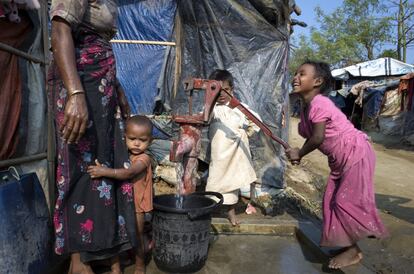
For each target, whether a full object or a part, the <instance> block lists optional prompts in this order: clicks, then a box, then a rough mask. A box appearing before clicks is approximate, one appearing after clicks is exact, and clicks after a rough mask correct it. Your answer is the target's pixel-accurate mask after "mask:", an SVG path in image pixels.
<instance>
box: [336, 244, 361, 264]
mask: <svg viewBox="0 0 414 274" xmlns="http://www.w3.org/2000/svg"><path fill="white" fill-rule="evenodd" d="M362 257H363V256H362V252H361V249H359V247H358V246H357V245H356V244H355V245H352V246H350V247H349V248H348V249H346V250H345V251H344V252H342V253H341V254H339V255H336V256H335V257H333V258H332V259H331V260H330V261H329V268H332V269H339V268H342V267H346V266H350V265H353V264H357V263H359V262H360V261H361V260H362Z"/></svg>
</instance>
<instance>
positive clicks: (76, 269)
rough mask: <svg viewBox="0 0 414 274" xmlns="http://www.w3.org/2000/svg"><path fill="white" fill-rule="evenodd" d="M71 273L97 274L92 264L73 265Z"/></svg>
mask: <svg viewBox="0 0 414 274" xmlns="http://www.w3.org/2000/svg"><path fill="white" fill-rule="evenodd" d="M69 274H95V273H94V272H93V270H92V268H91V266H90V265H86V264H83V263H82V264H81V265H73V266H72V267H71V272H69Z"/></svg>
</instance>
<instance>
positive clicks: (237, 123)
mask: <svg viewBox="0 0 414 274" xmlns="http://www.w3.org/2000/svg"><path fill="white" fill-rule="evenodd" d="M209 79H210V80H217V81H222V87H221V89H222V92H221V93H220V95H219V98H218V100H217V104H216V106H215V107H214V110H213V114H212V120H211V123H210V128H209V138H210V144H211V161H210V166H209V176H208V179H207V186H206V191H215V192H219V193H221V194H223V196H224V202H223V204H224V205H227V206H228V219H229V221H230V223H231V224H232V225H233V226H236V225H238V224H239V222H238V220H237V219H236V213H235V205H236V204H237V202H238V199H239V191H240V188H245V187H250V184H252V183H254V182H255V181H256V179H257V177H256V173H255V171H254V169H253V163H252V157H251V154H250V147H249V140H248V133H247V132H252V131H259V128H258V127H257V126H256V125H254V124H253V123H251V122H250V121H249V120H248V119H247V118H246V117H245V116H244V114H243V113H242V112H240V110H238V109H237V108H234V109H231V108H230V107H228V103H229V101H230V99H231V96H229V94H231V95H233V88H234V86H233V76H232V75H231V73H230V72H229V71H227V70H215V71H214V72H213V73H212V74H211V75H210V77H209ZM224 91H226V92H227V93H229V94H227V93H226V92H224ZM245 106H246V105H245ZM246 107H247V106H246ZM254 114H255V115H256V117H258V115H257V114H256V113H254Z"/></svg>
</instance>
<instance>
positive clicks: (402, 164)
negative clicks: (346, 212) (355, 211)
mask: <svg viewBox="0 0 414 274" xmlns="http://www.w3.org/2000/svg"><path fill="white" fill-rule="evenodd" d="M297 124H298V119H296V118H292V119H291V127H290V138H289V142H290V144H291V145H292V146H301V145H302V144H303V143H304V139H303V138H302V137H300V136H299V135H298V133H297ZM376 137H377V136H376ZM374 140H379V141H381V142H382V143H383V144H379V143H375V144H374V149H375V152H376V156H377V164H376V171H375V193H376V201H377V207H378V209H379V210H380V213H381V217H382V219H383V221H384V223H385V225H386V226H387V228H388V229H389V231H390V233H391V237H390V238H388V239H386V240H383V241H376V240H366V241H365V240H364V241H362V243H361V245H362V248H363V250H364V251H366V254H365V255H366V256H365V259H364V261H365V264H366V265H367V266H368V265H369V266H370V268H372V269H375V270H376V271H377V273H412V272H411V271H412V268H413V267H414V152H413V151H410V150H406V149H401V145H399V143H398V141H396V140H391V141H390V140H388V141H387V140H381V139H379V138H374ZM394 147H397V148H394ZM304 160H305V162H306V165H307V168H308V169H309V170H312V171H313V172H315V173H317V174H319V175H321V176H323V177H324V178H326V176H327V175H328V174H329V167H328V163H327V159H326V157H325V156H324V155H323V154H322V153H320V152H319V151H314V152H312V153H310V154H309V155H307V156H306V157H305V158H304Z"/></svg>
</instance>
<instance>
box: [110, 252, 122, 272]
mask: <svg viewBox="0 0 414 274" xmlns="http://www.w3.org/2000/svg"><path fill="white" fill-rule="evenodd" d="M111 274H122V271H121V263H120V262H119V257H118V256H115V257H113V258H112V259H111Z"/></svg>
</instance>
